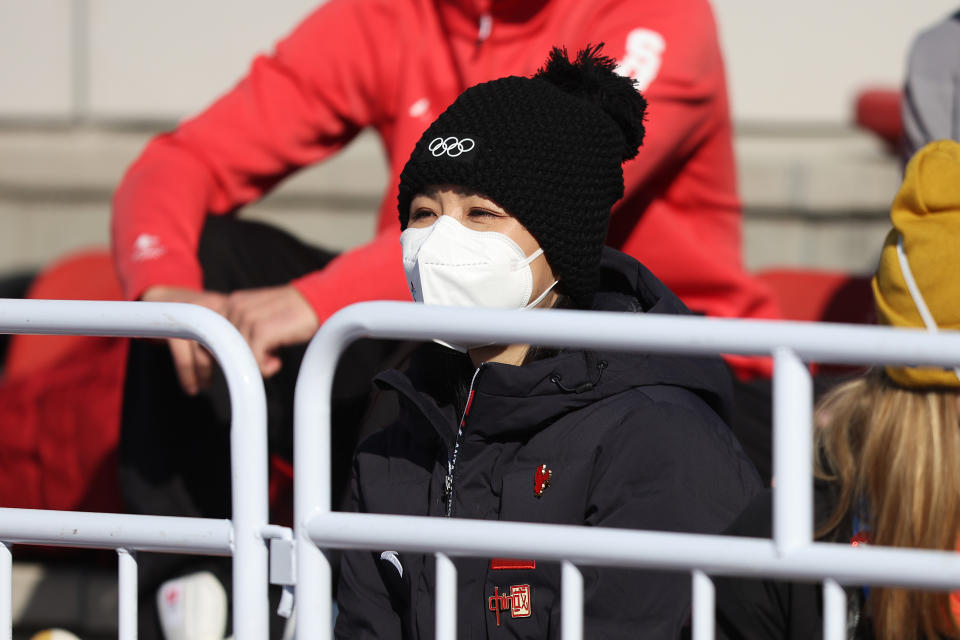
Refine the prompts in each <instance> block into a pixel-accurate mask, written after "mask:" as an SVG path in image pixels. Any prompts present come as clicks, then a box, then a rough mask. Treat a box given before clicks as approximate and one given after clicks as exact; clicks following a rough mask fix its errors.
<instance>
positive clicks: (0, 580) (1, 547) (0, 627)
mask: <svg viewBox="0 0 960 640" xmlns="http://www.w3.org/2000/svg"><path fill="white" fill-rule="evenodd" d="M12 635H13V555H12V554H11V553H10V544H9V543H8V542H6V541H2V542H0V639H2V640H10V638H11V637H12Z"/></svg>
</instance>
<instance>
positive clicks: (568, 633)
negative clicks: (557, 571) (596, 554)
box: [560, 560, 583, 640]
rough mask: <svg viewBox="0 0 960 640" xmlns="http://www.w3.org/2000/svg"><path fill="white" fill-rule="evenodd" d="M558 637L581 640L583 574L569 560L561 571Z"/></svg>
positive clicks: (565, 639)
mask: <svg viewBox="0 0 960 640" xmlns="http://www.w3.org/2000/svg"><path fill="white" fill-rule="evenodd" d="M560 579H561V597H562V598H563V600H562V601H561V607H560V626H561V632H560V637H561V638H563V640H581V639H582V638H583V574H582V573H580V569H578V568H577V566H576V565H575V564H573V563H572V562H570V561H569V560H564V561H563V565H562V570H561V578H560Z"/></svg>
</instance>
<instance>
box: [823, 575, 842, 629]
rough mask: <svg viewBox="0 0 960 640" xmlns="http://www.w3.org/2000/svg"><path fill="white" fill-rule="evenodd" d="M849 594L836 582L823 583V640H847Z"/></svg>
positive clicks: (827, 580) (829, 580)
mask: <svg viewBox="0 0 960 640" xmlns="http://www.w3.org/2000/svg"><path fill="white" fill-rule="evenodd" d="M846 637H847V594H846V592H845V591H844V590H843V587H841V586H840V585H839V584H837V581H836V580H832V579H830V578H827V579H826V580H824V581H823V640H846Z"/></svg>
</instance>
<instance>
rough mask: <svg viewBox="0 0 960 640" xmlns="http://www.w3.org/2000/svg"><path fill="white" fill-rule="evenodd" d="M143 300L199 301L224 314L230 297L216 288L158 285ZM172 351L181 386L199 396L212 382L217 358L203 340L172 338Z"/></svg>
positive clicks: (198, 302)
mask: <svg viewBox="0 0 960 640" xmlns="http://www.w3.org/2000/svg"><path fill="white" fill-rule="evenodd" d="M140 299H141V300H145V301H147V302H187V303H191V304H199V305H201V306H204V307H207V308H208V309H213V310H214V311H216V312H217V313H219V314H223V312H224V308H225V306H226V302H227V296H225V295H224V294H222V293H216V292H213V291H194V290H192V289H184V288H181V287H165V286H155V287H150V288H149V289H147V290H146V291H145V292H144V293H143V295H142V296H140ZM167 343H168V344H169V345H170V354H171V355H172V356H173V365H174V367H175V368H176V371H177V378H178V379H179V380H180V386H181V387H183V390H184V391H185V392H186V393H187V394H188V395H191V396H192V395H196V394H197V393H198V392H199V391H200V390H201V389H206V388H207V387H208V386H209V385H210V376H211V374H212V373H213V357H212V356H211V355H210V353H209V352H207V350H206V349H204V348H203V347H202V346H201V345H200V343H199V342H195V341H193V340H182V339H180V338H171V339H169V340H167Z"/></svg>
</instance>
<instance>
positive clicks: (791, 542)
mask: <svg viewBox="0 0 960 640" xmlns="http://www.w3.org/2000/svg"><path fill="white" fill-rule="evenodd" d="M773 363H774V371H773V476H774V479H775V482H774V487H773V494H774V500H773V540H774V542H776V544H777V547H778V548H779V549H780V551H782V552H787V551H790V550H791V549H794V548H796V547H800V546H803V545H807V544H809V543H810V542H812V541H813V440H812V437H811V425H812V424H813V382H812V381H811V379H810V372H809V371H808V370H807V367H806V366H804V364H803V362H802V361H801V360H800V358H799V357H797V354H796V353H794V352H793V351H791V350H789V349H785V348H780V349H777V350H776V351H775V352H774V361H773Z"/></svg>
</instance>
